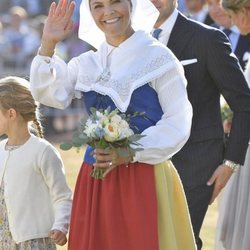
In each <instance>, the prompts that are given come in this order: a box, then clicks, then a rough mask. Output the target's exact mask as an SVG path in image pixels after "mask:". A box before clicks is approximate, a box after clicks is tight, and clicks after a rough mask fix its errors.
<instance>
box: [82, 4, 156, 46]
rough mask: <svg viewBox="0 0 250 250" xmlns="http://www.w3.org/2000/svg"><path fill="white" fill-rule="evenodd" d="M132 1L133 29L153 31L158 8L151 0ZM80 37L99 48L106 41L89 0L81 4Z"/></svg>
mask: <svg viewBox="0 0 250 250" xmlns="http://www.w3.org/2000/svg"><path fill="white" fill-rule="evenodd" d="M131 2H132V8H133V13H132V27H133V29H134V30H135V31H136V30H144V31H146V32H148V33H149V32H151V31H152V29H153V27H154V24H155V22H156V21H157V18H158V16H159V12H158V10H157V9H156V8H155V6H154V5H153V4H152V3H151V1H150V0H131ZM79 38H80V39H82V40H84V41H86V42H87V43H89V44H91V45H92V46H94V47H95V48H97V49H98V48H99V46H100V44H101V43H103V42H104V41H105V35H104V33H103V32H102V31H101V30H100V29H99V28H98V27H97V25H96V24H95V21H94V19H93V17H92V15H91V12H90V7H89V0H82V3H81V6H80V26H79Z"/></svg>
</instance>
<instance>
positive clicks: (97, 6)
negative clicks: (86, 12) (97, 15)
mask: <svg viewBox="0 0 250 250" xmlns="http://www.w3.org/2000/svg"><path fill="white" fill-rule="evenodd" d="M101 7H102V5H101V4H96V5H94V9H99V8H101Z"/></svg>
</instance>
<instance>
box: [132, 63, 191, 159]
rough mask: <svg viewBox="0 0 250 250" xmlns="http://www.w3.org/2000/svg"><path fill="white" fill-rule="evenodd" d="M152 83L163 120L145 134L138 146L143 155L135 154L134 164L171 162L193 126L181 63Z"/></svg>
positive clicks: (173, 65) (173, 64)
mask: <svg viewBox="0 0 250 250" xmlns="http://www.w3.org/2000/svg"><path fill="white" fill-rule="evenodd" d="M171 63H172V67H171V68H170V69H169V71H168V72H166V73H165V74H164V75H162V76H161V77H160V78H158V79H156V80H154V81H153V82H152V87H153V88H154V89H155V90H156V92H157V94H158V98H159V101H160V105H161V107H162V110H163V116H162V118H161V120H159V121H158V122H157V124H156V125H155V126H151V127H149V128H147V129H146V130H144V131H143V133H142V134H143V135H145V137H143V138H142V139H141V140H140V141H139V142H140V143H141V144H142V148H143V149H144V150H143V151H138V152H136V155H135V157H134V161H139V162H144V163H148V164H157V163H160V162H163V161H164V160H167V159H169V158H171V157H172V156H173V155H174V154H175V153H177V152H178V151H179V150H180V149H181V148H182V147H183V145H184V144H185V143H186V141H187V140H188V138H189V135H190V131H191V123H192V114H193V113H192V106H191V104H190V102H189V100H188V97H187V91H186V85H187V82H186V79H185V76H184V70H183V67H182V65H181V64H180V62H179V61H177V60H174V61H172V62H171Z"/></svg>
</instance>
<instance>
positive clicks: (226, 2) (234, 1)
mask: <svg viewBox="0 0 250 250" xmlns="http://www.w3.org/2000/svg"><path fill="white" fill-rule="evenodd" d="M222 6H223V8H224V9H225V10H232V11H234V12H236V11H237V10H240V9H241V8H243V7H246V8H250V0H222Z"/></svg>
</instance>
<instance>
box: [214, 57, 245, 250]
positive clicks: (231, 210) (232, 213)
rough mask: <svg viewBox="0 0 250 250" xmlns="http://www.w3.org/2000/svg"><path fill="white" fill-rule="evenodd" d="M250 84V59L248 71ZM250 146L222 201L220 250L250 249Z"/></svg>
mask: <svg viewBox="0 0 250 250" xmlns="http://www.w3.org/2000/svg"><path fill="white" fill-rule="evenodd" d="M245 76H246V78H247V81H248V84H249V83H250V61H249V62H248V64H247V66H246V70H245ZM249 86H250V84H249ZM249 129H250V128H249ZM249 232H250V145H249V146H248V149H247V154H246V159H245V163H244V166H242V167H241V168H240V169H239V171H237V173H235V174H233V175H232V177H231V178H230V180H229V182H228V183H227V185H226V187H225V188H224V191H223V194H222V197H221V200H220V201H219V217H218V223H217V232H216V244H215V249H216V250H249V249H250V236H249Z"/></svg>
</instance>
